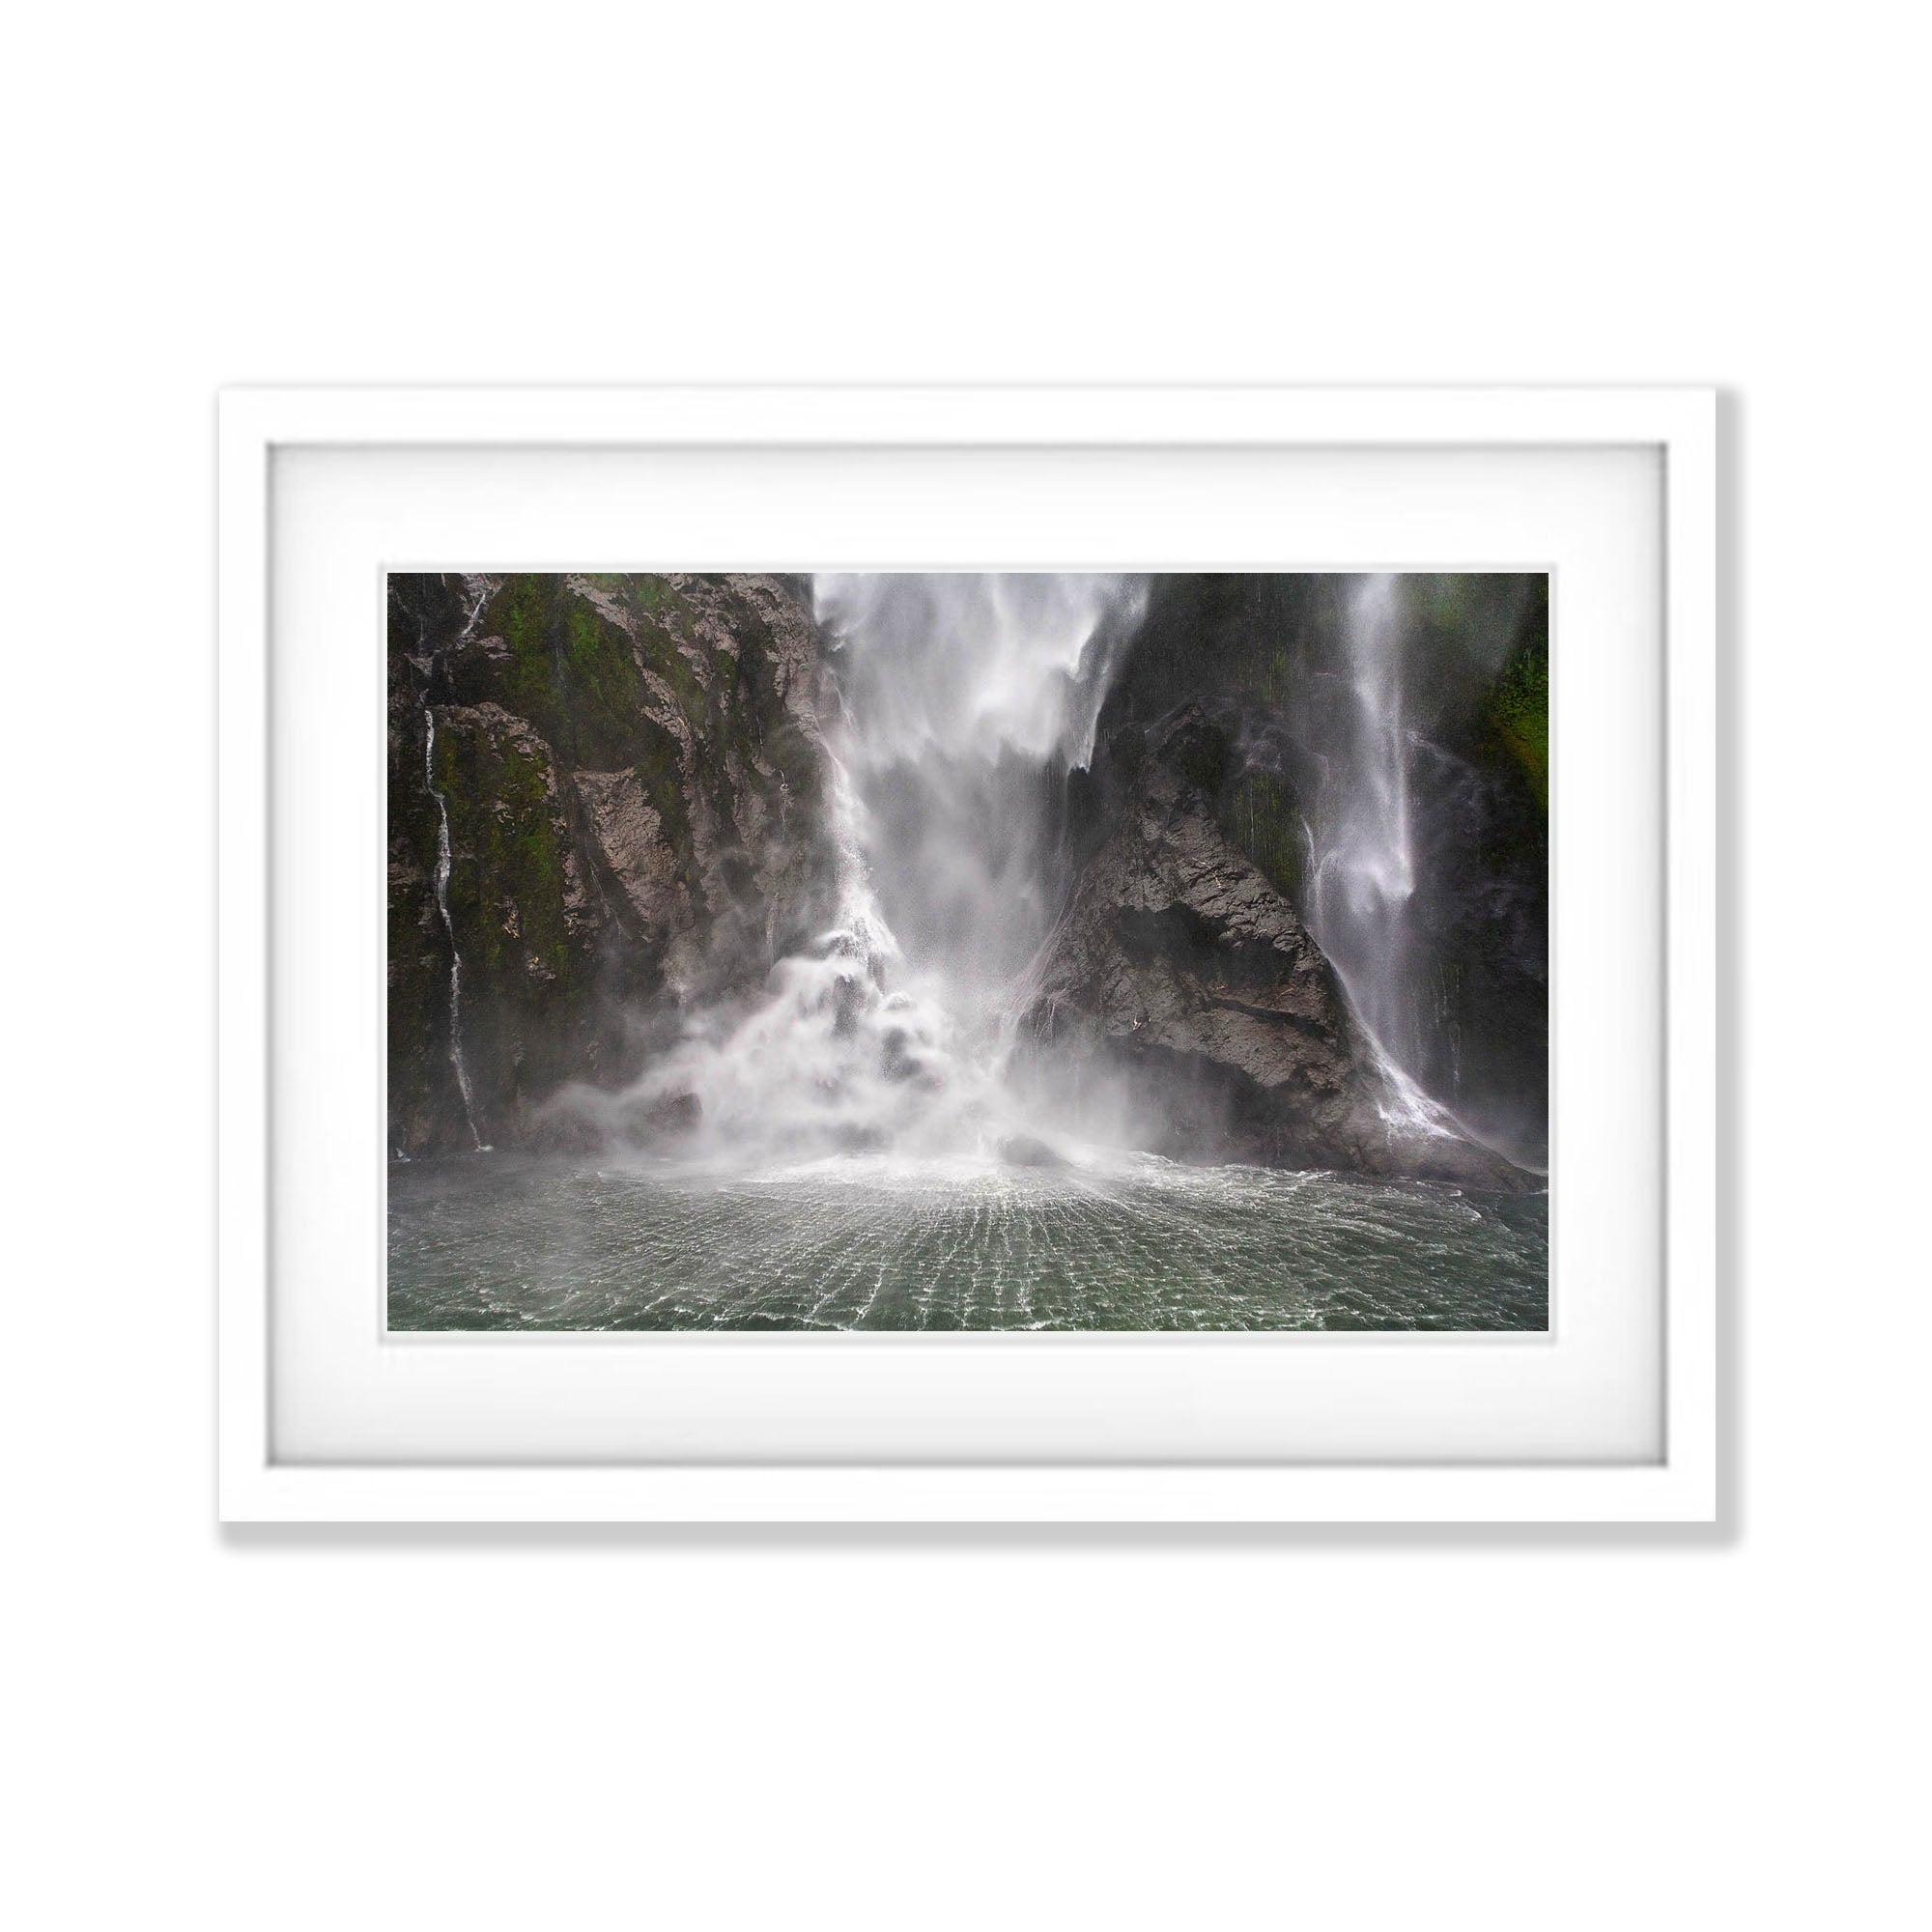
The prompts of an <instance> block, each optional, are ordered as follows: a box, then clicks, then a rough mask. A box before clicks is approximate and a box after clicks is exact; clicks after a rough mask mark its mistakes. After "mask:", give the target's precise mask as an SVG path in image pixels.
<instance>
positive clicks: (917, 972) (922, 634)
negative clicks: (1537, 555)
mask: <svg viewBox="0 0 1932 1932" xmlns="http://www.w3.org/2000/svg"><path fill="white" fill-rule="evenodd" d="M1144 595H1145V586H1144V585H1141V584H1137V583H1136V582H1134V581H1132V580H1127V579H1119V578H1104V577H1065V576H1060V577H1053V576H1033V577H1015V578H995V577H974V576H958V577H936V578H895V577H857V578H830V579H820V580H818V582H817V584H816V589H815V604H816V607H817V608H816V614H817V616H818V619H819V622H820V624H821V625H822V627H823V628H824V630H825V632H826V634H827V636H828V637H829V638H830V639H832V640H833V647H834V664H835V668H836V671H837V676H838V692H839V697H840V702H841V706H842V712H841V715H840V716H839V718H838V719H837V720H836V721H833V722H831V724H830V725H829V727H828V729H827V733H826V736H827V753H828V760H829V762H828V768H827V770H828V781H827V802H826V803H827V821H828V831H829V833H830V836H831V839H832V843H833V845H834V847H835V850H836V858H837V871H836V879H835V896H836V911H835V915H834V920H833V923H832V925H831V926H830V928H829V929H827V930H826V931H824V932H823V933H821V934H819V935H817V936H816V938H815V939H814V941H813V942H812V943H811V944H810V946H808V947H806V948H804V949H802V950H801V951H799V952H796V953H794V954H792V955H790V956H788V957H784V958H781V959H780V960H779V961H778V962H777V963H776V965H775V966H774V967H773V969H772V971H771V973H770V975H769V976H768V978H767V980H766V984H765V988H764V991H763V993H762V994H761V995H760V996H759V997H758V998H756V999H754V1000H753V1001H752V1002H751V1003H750V1004H749V1005H747V1006H743V1007H736V1008H733V1009H728V1010H721V1011H718V1012H713V1013H698V1014H695V1015H693V1016H692V1019H691V1022H690V1024H689V1026H688V1028H687V1030H686V1033H685V1036H684V1037H683V1038H682V1040H681V1041H679V1042H678V1043H677V1044H676V1045H675V1046H674V1047H673V1048H672V1049H671V1050H669V1051H668V1052H667V1053H664V1054H662V1055H660V1056H659V1057H658V1058H657V1059H655V1060H654V1062H653V1064H652V1065H650V1067H649V1068H648V1069H647V1070H646V1072H645V1073H644V1075H643V1076H642V1078H641V1079H640V1080H639V1082H638V1083H637V1084H636V1085H635V1086H634V1087H633V1088H632V1089H631V1090H630V1091H629V1092H627V1093H624V1094H614V1095H603V1094H593V1093H589V1092H581V1093H579V1094H577V1095H576V1096H575V1101H574V1104H575V1105H576V1107H577V1108H578V1111H579V1113H580V1114H581V1115H582V1117H583V1118H584V1119H586V1120H589V1121H590V1122H593V1123H600V1122H601V1123H608V1124H609V1125H611V1127H613V1128H614V1126H615V1124H616V1123H617V1122H619V1121H620V1120H621V1118H622V1117H623V1115H624V1114H625V1112H626V1110H636V1109H637V1108H639V1107H642V1108H646V1109H648V1108H652V1107H657V1106H661V1105H665V1104H668V1103H671V1102H676V1101H680V1100H682V1099H683V1098H685V1096H690V1097H691V1098H694V1099H695V1101H696V1107H695V1109H694V1110H693V1113H694V1115H695V1122H694V1130H693V1131H692V1133H691V1134H690V1135H689V1137H688V1139H687V1140H686V1141H685V1142H684V1143H683V1144H682V1145H681V1146H680V1147H679V1149H678V1151H677V1152H676V1153H675V1154H669V1153H666V1152H663V1151H658V1152H655V1153H646V1152H641V1151H635V1150H630V1151H622V1152H619V1151H615V1149H616V1145H617V1140H618V1138H619V1137H618V1136H616V1135H615V1134H614V1133H613V1134H612V1136H611V1149H612V1151H610V1152H608V1153H606V1154H604V1155H602V1156H599V1157H595V1158H588V1159H584V1158H579V1159H574V1160H573V1159H562V1158H543V1157H536V1156H531V1155H527V1154H519V1153H509V1152H498V1153H495V1154H489V1155H487V1157H482V1156H477V1155H464V1156H445V1157H442V1158H432V1159H421V1160H417V1161H415V1162H411V1163H399V1164H397V1165H396V1166H393V1167H392V1168H391V1170H390V1179H389V1209H388V1212H389V1229H388V1256H389V1321H390V1323H391V1325H392V1326H393V1327H396V1328H401V1329H448V1328H469V1329H474V1328H497V1329H513V1330H514V1329H584V1328H589V1329H691V1328H716V1329H754V1328H761V1327H762V1328H773V1327H776V1328H807V1329H827V1328H830V1329H846V1328H860V1329H901V1330H903V1329H925V1328H933V1329H946V1328H952V1329H961V1328H964V1329H990V1328H999V1329H1232V1328H1268V1329H1296V1328H1299V1329H1320V1328H1476V1329H1524V1328H1528V1329H1540V1328H1543V1327H1545V1326H1546V1325H1547V1323H1548V1259H1547V1258H1548V1203H1547V1199H1546V1198H1545V1197H1543V1196H1540V1195H1534V1194H1532V1195H1526V1196H1494V1197H1492V1196H1490V1195H1487V1194H1484V1195H1472V1194H1469V1193H1467V1192H1464V1191H1463V1190H1460V1189H1458V1188H1456V1187H1452V1186H1446V1185H1435V1184H1429V1183H1424V1182H1418V1181H1399V1180H1370V1179H1352V1178H1348V1177H1344V1176H1338V1175H1333V1174H1325V1173H1308V1174H1297V1173H1289V1172H1281V1171H1275V1170H1269V1169H1264V1168H1257V1167H1229V1166H1224V1167H1200V1166H1187V1165H1181V1164H1178V1163H1176V1162H1173V1161H1169V1160H1165V1159H1162V1158H1159V1157H1157V1156H1155V1155H1152V1154H1149V1153H1146V1152H1143V1151H1137V1147H1139V1146H1144V1145H1146V1144H1147V1143H1146V1140H1145V1139H1144V1138H1141V1137H1140V1130H1141V1129H1142V1128H1143V1127H1144V1126H1145V1123H1144V1122H1136V1121H1134V1120H1131V1119H1126V1118H1114V1117H1110V1116H1109V1115H1108V1113H1107V1110H1106V1107H1105V1106H1104V1104H1102V1105H1100V1106H1099V1107H1097V1108H1096V1107H1095V1105H1094V1095H1092V1094H1088V1095H1086V1096H1085V1097H1084V1099H1083V1103H1082V1105H1081V1106H1080V1107H1079V1108H1070V1107H1067V1106H1063V1105H1061V1104H1059V1100H1060V1097H1061V1096H1057V1095H1055V1094H1052V1093H1042V1092H1040V1091H1039V1089H1038V1088H1037V1086H1035V1085H1026V1084H1023V1083H1019V1082H1015V1081H1011V1080H1009V1078H1008V1077H1007V1070H1008V1058H1009V1051H1010V1048H1011V1044H1012V1042H1011V1038H1010V1025H1011V1009H1012V1006H1011V995H1012V988H1013V986H1014V983H1015V981H1016V980H1017V979H1018V977H1019V976H1020V975H1021V974H1022V973H1023V971H1024V969H1025V967H1026V965H1027V963H1028V961H1029V960H1030V959H1031V958H1032V956H1033V955H1034V953H1035V952H1037V949H1038V948H1039V946H1040V945H1041V943H1042V941H1043V940H1044V939H1045V938H1046V936H1047V934H1048V932H1049V930H1050V928H1051V924H1052V922H1053V919H1054V917H1055V914H1056V910H1057V907H1058V904H1059V902H1060V899H1061V897H1062V896H1063V895H1064V891H1065V878H1064V877H1063V876H1059V875H1057V874H1056V869H1055V868H1056V867H1057V866H1059V865H1060V864H1061V863H1062V862H1063V858H1064V855H1063V854H1062V853H1061V852H1060V851H1059V850H1057V849H1056V847H1055V844H1054V842H1053V838H1052V827H1051V824H1050V820H1049V819H1048V817H1046V816H1043V815H1042V813H1041V811H1040V810H1039V800H1040V797H1041V793H1042V784H1043V781H1045V780H1046V779H1047V778H1048V776H1049V775H1050V774H1051V773H1054V772H1061V773H1064V772H1065V770H1066V769H1067V768H1069V767H1073V766H1078V765H1081V764H1084V763H1086V762H1088V761H1089V760H1090V758H1091V757H1092V755H1093V752H1094V733H1095V727H1096V721H1097V719H1098V716H1099V711H1100V707H1101V703H1102V700H1103V698H1104V696H1105V693H1106V689H1107V680H1108V677H1109V674H1110V671H1111V668H1112V665H1113V660H1114V658H1115V656H1116V654H1117V653H1118V652H1119V651H1120V650H1121V649H1122V645H1123V641H1124V640H1125V639H1128V638H1130V636H1131V634H1132V631H1133V627H1134V625H1135V622H1136V620H1137V618H1138V615H1139V611H1140V606H1141V602H1142V599H1143V598H1144ZM1400 598H1401V591H1400V585H1399V582H1398V581H1397V580H1393V579H1385V578H1384V579H1365V580H1362V581H1361V582H1359V583H1358V584H1357V585H1356V586H1354V589H1353V593H1352V601H1351V603H1350V625H1349V635H1348V639H1347V651H1348V671H1349V677H1348V684H1347V701H1346V702H1343V703H1340V704H1336V705H1331V706H1330V707H1329V712H1328V719H1329V722H1328V723H1327V724H1326V725H1325V726H1324V727H1323V728H1324V729H1325V730H1326V731H1327V732H1328V733H1329V734H1330V735H1331V736H1332V738H1333V743H1332V744H1328V745H1325V746H1323V747H1322V748H1321V750H1322V753H1323V756H1324V758H1325V765H1324V769H1327V770H1330V771H1332V772H1333V774H1334V775H1335V776H1334V778H1333V781H1332V782H1329V783H1327V784H1325V785H1324V786H1322V787H1320V788H1318V789H1317V790H1316V791H1315V793H1314V794H1313V796H1312V797H1311V798H1310V800H1309V826H1308V832H1309V838H1310V844H1311V854H1310V856H1311V860H1312V862H1313V867H1312V875H1311V876H1312V888H1313V889H1312V895H1311V897H1312V902H1311V906H1310V921H1311V925H1312V926H1313V927H1314V929H1315V930H1316V933H1317V936H1318V938H1319V939H1320V941H1321V944H1322V945H1323V947H1324V950H1325V951H1326V952H1328V954H1329V956H1330V957H1331V959H1332V960H1333V961H1334V962H1335V965H1336V967H1337V969H1338V971H1339V973H1340V974H1341V977H1342V979H1343V980H1344V983H1345V985H1346V987H1347V990H1348V994H1349V997H1350V1002H1351V1003H1352V1005H1353V1006H1354V1009H1355V1010H1356V1013H1357V1015H1358V1017H1359V1018H1360V1020H1361V1021H1362V1023H1363V1025H1364V1028H1365V1030H1366V1031H1367V1032H1368V1033H1369V1034H1370V1035H1371V1036H1372V1037H1373V1042H1374V1045H1375V1047H1376V1051H1377V1054H1378V1060H1379V1063H1380V1065H1381V1067H1382V1071H1383V1074H1384V1076H1385V1081H1386V1090H1387V1094H1388V1105H1387V1111H1388V1114H1389V1116H1390V1118H1400V1119H1401V1120H1402V1121H1403V1122H1405V1123H1406V1125H1408V1126H1410V1127H1414V1128H1419V1129H1421V1130H1424V1131H1436V1130H1442V1131H1447V1130H1448V1128H1447V1125H1446V1117H1444V1116H1443V1115H1442V1114H1441V1111H1440V1109H1439V1108H1438V1107H1437V1106H1436V1103H1435V1102H1434V1101H1431V1100H1430V1099H1429V1098H1428V1097H1427V1096H1426V1095H1424V1094H1422V1092H1421V1090H1420V1089H1419V1088H1418V1087H1417V1086H1416V1084H1415V1082H1414V1081H1413V1080H1412V1079H1410V1078H1409V1077H1408V1075H1407V1073H1406V1070H1405V1067H1404V1065H1403V1057H1404V1051H1405V1047H1406V1043H1407V1041H1408V1039H1409V1037H1410V1035H1411V1033H1412V1032H1413V1030H1414V1027H1415V1026H1416V1025H1417V1024H1418V1020H1417V1003H1416V1001H1415V999H1414V997H1413V993H1412V989H1411V988H1410V987H1409V985H1408V983H1407V980H1406V929H1405V916H1406V901H1407V898H1408V896H1409V895H1410V893H1411V891H1412V889H1413V883H1414V867H1415V858H1414V850H1413V840H1412V828H1411V822H1410V809H1409V803H1408V800H1407V797H1406V789H1405V787H1406V759H1407V756H1408V743H1407V736H1406V725H1405V721H1404V715H1403V695H1404V694H1403V676H1404V671H1403V659H1402V651H1401V638H1400V628H1401V616H1402V612H1401V603H1400ZM438 804H439V806H440V805H441V800H440V796H439V798H438ZM445 823H446V818H445ZM445 836H446V835H445ZM458 971H460V968H459V967H458V966H457V964H456V962H455V961H454V960H452V968H451V972H452V979H451V990H452V999H451V1014H452V1031H451V1037H450V1051H451V1056H452V1059H453V1061H454V1062H455V1064H456V1065H457V1067H458V1072H459V1075H460V1074H461V1072H462V1064H461V1059H460V1054H461V1044H460V1040H459V1038H458V1037H457V1034H456V1031H455V1027H454V1019H455V1015H456V1012H457V1006H456V1001H455V998H454V994H455V990H456V986H457V984H458V981H457V979H456V977H455V976H456V974H457V973H458ZM464 1095H465V1101H466V1108H467V1107H468V1101H469V1091H468V1087H467V1085H466V1086H465V1089H464ZM473 1132H474V1122H473V1118H472V1133H473ZM475 1138H476V1139H477V1141H478V1142H479V1144H480V1142H481V1141H482V1139H483V1136H482V1135H481V1134H475Z"/></svg>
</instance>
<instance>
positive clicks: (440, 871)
mask: <svg viewBox="0 0 1932 1932" xmlns="http://www.w3.org/2000/svg"><path fill="white" fill-rule="evenodd" d="M480 608H481V605H480V602H479V605H478V609H480ZM474 621H475V617H474V613H473V612H472V613H471V622H472V623H473V622H474ZM423 731H424V746H423V776H424V778H425V779H426V780H427V781H428V782H429V795H430V796H431V797H432V798H433V799H435V800H436V813H437V826H436V877H435V884H436V909H437V911H438V912H440V914H441V915H442V929H443V931H444V932H445V933H447V934H448V936H449V1064H450V1065H451V1066H452V1067H453V1068H454V1069H455V1072H456V1085H457V1088H458V1090H459V1091H460V1092H461V1094H462V1095H463V1118H464V1119H465V1120H466V1121H467V1122H469V1138H470V1139H471V1140H472V1141H474V1142H475V1144H476V1151H477V1152H478V1153H488V1152H489V1151H490V1150H489V1149H488V1148H487V1147H486V1146H485V1145H484V1143H483V1136H482V1135H481V1134H479V1133H478V1132H477V1131H476V1103H475V1099H474V1096H473V1095H472V1094H470V1091H469V1067H468V1066H466V1065H464V1061H463V952H462V950H461V949H460V948H459V947H458V946H457V943H456V922H455V921H454V920H452V919H451V918H450V916H449V871H450V866H451V863H452V859H451V854H450V849H449V802H448V800H447V799H445V798H444V797H443V795H442V791H441V789H440V786H439V785H438V784H437V781H436V713H435V712H434V711H433V710H431V709H430V707H429V705H428V704H424V706H423Z"/></svg>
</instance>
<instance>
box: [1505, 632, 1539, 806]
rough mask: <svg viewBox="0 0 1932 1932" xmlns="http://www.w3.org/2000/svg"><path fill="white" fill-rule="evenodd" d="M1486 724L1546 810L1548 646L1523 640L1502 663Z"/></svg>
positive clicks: (1537, 800)
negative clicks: (1507, 659) (1488, 723)
mask: <svg viewBox="0 0 1932 1932" xmlns="http://www.w3.org/2000/svg"><path fill="white" fill-rule="evenodd" d="M1490 725H1491V728H1492V731H1493V732H1494V733H1495V736H1496V739H1497V741H1498V742H1499V743H1500V744H1501V746H1502V747H1503V749H1504V750H1505V751H1506V752H1507V753H1509V755H1510V756H1511V757H1512V758H1513V759H1514V760H1515V761H1516V763H1517V765H1518V766H1519V767H1520V769H1521V771H1522V775H1523V776H1524V777H1525V778H1526V779H1527V780H1528V781H1529V783H1530V789H1531V790H1532V791H1534V792H1535V793H1536V802H1537V804H1538V805H1540V806H1541V807H1542V808H1543V809H1544V810H1545V811H1548V810H1549V647H1548V642H1547V641H1545V642H1541V643H1539V644H1526V645H1524V646H1523V647H1521V648H1520V649H1519V650H1518V652H1517V653H1516V655H1515V656H1514V657H1513V658H1511V660H1510V661H1509V663H1508V664H1507V665H1505V666H1504V667H1503V672H1502V675H1501V677H1499V678H1498V679H1497V680H1496V688H1495V692H1494V695H1493V696H1492V698H1491V700H1490Z"/></svg>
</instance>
